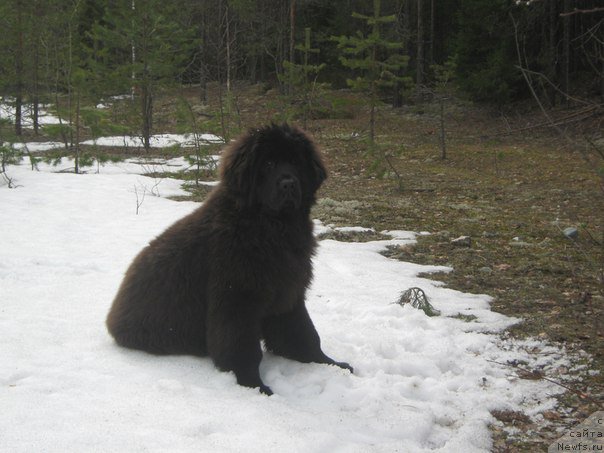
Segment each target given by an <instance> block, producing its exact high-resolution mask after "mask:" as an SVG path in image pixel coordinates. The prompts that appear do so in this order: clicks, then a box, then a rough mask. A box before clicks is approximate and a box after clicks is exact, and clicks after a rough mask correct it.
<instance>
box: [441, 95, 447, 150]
mask: <svg viewBox="0 0 604 453" xmlns="http://www.w3.org/2000/svg"><path fill="white" fill-rule="evenodd" d="M440 158H441V159H442V160H445V159H446V158H447V137H446V135H445V100H444V99H442V98H441V99H440Z"/></svg>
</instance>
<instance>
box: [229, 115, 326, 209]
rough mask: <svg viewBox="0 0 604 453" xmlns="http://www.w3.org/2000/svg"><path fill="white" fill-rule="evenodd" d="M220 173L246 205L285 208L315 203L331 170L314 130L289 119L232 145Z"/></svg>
mask: <svg viewBox="0 0 604 453" xmlns="http://www.w3.org/2000/svg"><path fill="white" fill-rule="evenodd" d="M220 176H221V182H222V184H224V185H226V187H227V188H228V190H229V191H232V192H234V193H236V194H237V196H238V197H239V198H240V199H241V200H245V205H246V206H249V207H257V208H259V209H262V210H264V211H267V212H271V213H285V212H295V211H298V210H300V209H304V210H308V209H310V206H311V205H312V203H314V200H315V193H316V191H317V190H318V188H319V187H320V186H321V184H322V183H323V181H324V180H325V178H326V177H327V172H326V170H325V166H324V165H323V162H322V160H321V157H320V155H319V152H318V151H317V148H316V146H315V145H314V143H313V142H312V140H311V139H310V138H309V137H308V135H306V134H305V133H304V132H302V131H301V130H300V129H297V128H295V127H291V126H289V125H287V124H283V125H280V126H277V125H270V126H266V127H263V128H261V129H254V130H251V131H250V132H248V133H247V134H246V135H244V136H243V137H241V138H239V139H238V140H237V141H236V142H234V143H233V144H232V145H231V146H229V147H228V148H227V149H226V150H225V151H224V154H223V156H222V161H221V166H220Z"/></svg>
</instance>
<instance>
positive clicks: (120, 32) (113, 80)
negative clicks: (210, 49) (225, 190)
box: [90, 0, 198, 150]
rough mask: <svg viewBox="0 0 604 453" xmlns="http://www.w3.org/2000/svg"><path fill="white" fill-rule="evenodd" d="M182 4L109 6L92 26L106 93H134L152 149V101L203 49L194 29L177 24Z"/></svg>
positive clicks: (141, 0) (142, 1)
mask: <svg viewBox="0 0 604 453" xmlns="http://www.w3.org/2000/svg"><path fill="white" fill-rule="evenodd" d="M176 7H177V4H175V3H170V2H165V1H161V0H131V2H110V4H109V6H108V7H107V9H106V11H105V15H104V17H103V19H102V21H99V22H97V23H96V24H95V26H94V27H93V30H92V33H91V36H90V41H91V42H93V43H94V47H93V51H94V56H93V58H92V61H93V66H94V67H95V68H96V69H97V71H96V72H97V74H100V75H102V77H103V78H104V79H105V90H113V91H115V90H119V91H121V93H118V92H114V93H113V94H122V93H123V91H124V90H127V89H128V88H129V89H130V92H131V97H132V99H133V100H138V102H140V121H141V130H140V133H141V136H142V139H143V146H144V148H145V150H149V148H150V146H151V144H150V137H151V131H152V127H153V99H154V96H155V95H156V93H157V90H159V89H160V88H161V87H162V86H166V85H168V84H171V83H174V82H176V81H177V80H178V76H179V75H180V74H181V73H182V71H183V70H184V67H185V62H186V61H187V60H189V59H190V58H191V56H192V54H193V52H194V49H195V47H196V46H198V42H197V40H196V39H195V38H194V37H193V36H192V32H193V30H190V29H189V30H187V29H183V28H182V27H180V26H179V24H178V23H177V22H175V21H174V20H173V18H174V17H176Z"/></svg>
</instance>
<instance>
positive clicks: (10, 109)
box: [0, 96, 224, 153]
mask: <svg viewBox="0 0 604 453" xmlns="http://www.w3.org/2000/svg"><path fill="white" fill-rule="evenodd" d="M114 98H115V99H119V98H120V97H119V96H117V97H114ZM13 102H14V101H13V100H11V99H3V98H2V97H0V119H6V120H8V121H10V122H14V120H15V112H14V110H15V108H14V106H13V105H12V103H13ZM104 107H105V106H104V105H102V104H99V106H97V108H104ZM47 108H48V106H41V107H40V111H39V124H41V125H45V124H60V123H61V120H60V119H59V118H58V117H57V116H54V115H52V114H51V113H49V112H48V110H47ZM31 110H32V106H31V105H29V104H25V105H24V106H23V119H22V124H23V127H24V128H30V129H31V128H33V120H32V116H31V115H32V112H31ZM63 124H65V121H63ZM211 143H224V140H223V139H222V138H221V137H219V136H217V135H214V134H192V133H189V134H155V135H152V136H151V137H150V144H151V147H152V148H166V147H170V146H175V145H178V146H181V147H183V148H192V147H194V146H196V144H199V145H202V146H203V145H208V144H211ZM0 144H2V143H1V142H0ZM81 144H82V145H96V146H123V147H125V148H142V147H143V140H142V137H137V136H130V135H123V136H113V137H99V138H96V139H93V140H85V141H83V142H82V143H81ZM12 146H13V148H15V149H18V150H24V151H29V152H32V153H35V152H39V151H47V150H50V149H55V148H62V147H63V146H64V144H63V143H61V142H28V143H14V144H13V145H12Z"/></svg>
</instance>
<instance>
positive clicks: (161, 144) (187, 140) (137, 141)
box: [82, 134, 224, 148]
mask: <svg viewBox="0 0 604 453" xmlns="http://www.w3.org/2000/svg"><path fill="white" fill-rule="evenodd" d="M196 141H198V142H199V144H200V145H208V144H210V143H224V140H223V139H222V138H221V137H218V136H217V135H213V134H197V137H196V136H195V134H157V135H152V136H151V137H150V139H149V142H150V144H151V147H152V148H167V147H170V146H175V145H178V146H182V147H189V148H192V147H194V146H195V142H196ZM82 144H83V145H97V146H123V147H125V148H142V147H143V140H142V137H134V136H128V135H125V136H116V137H99V138H97V139H94V140H86V141H83V142H82Z"/></svg>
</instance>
